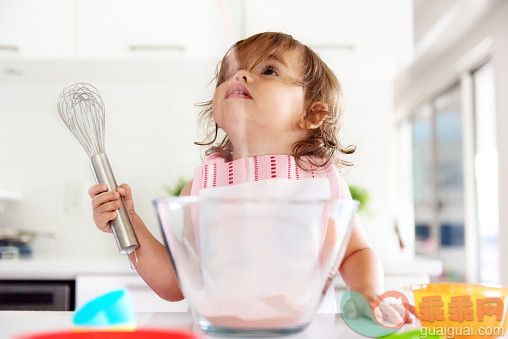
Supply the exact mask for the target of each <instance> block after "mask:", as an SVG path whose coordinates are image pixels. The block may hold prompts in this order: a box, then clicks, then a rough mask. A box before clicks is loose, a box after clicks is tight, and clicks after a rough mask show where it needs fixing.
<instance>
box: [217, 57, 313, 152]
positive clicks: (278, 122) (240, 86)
mask: <svg viewBox="0 0 508 339" xmlns="http://www.w3.org/2000/svg"><path fill="white" fill-rule="evenodd" d="M299 60H300V58H299V53H298V52H297V51H295V50H289V51H287V52H285V53H284V54H283V55H282V54H279V55H274V56H270V57H269V58H266V59H265V60H263V61H261V62H259V63H258V64H257V65H255V66H254V67H253V68H252V69H251V70H247V69H246V68H247V67H245V66H239V61H238V60H235V58H234V55H233V56H229V57H228V62H227V69H226V70H225V77H224V79H225V80H224V82H223V83H222V84H220V85H219V86H218V87H217V88H216V90H215V95H214V98H213V101H212V114H213V118H214V120H215V122H216V123H217V124H218V125H219V127H220V128H222V129H223V130H224V131H225V132H226V134H227V135H228V137H229V139H230V140H231V142H232V143H233V145H234V146H236V145H235V143H236V144H238V143H258V142H259V141H260V140H263V141H264V142H266V143H277V142H290V143H293V142H296V141H298V140H301V139H302V137H304V136H305V135H306V132H305V131H303V130H302V129H301V128H300V127H299V125H298V124H299V121H300V120H301V119H302V118H303V117H304V116H305V114H304V88H303V87H302V86H300V85H299V82H298V81H299V80H300V77H301V75H300V67H299ZM249 68H250V67H249Z"/></svg>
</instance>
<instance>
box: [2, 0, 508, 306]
mask: <svg viewBox="0 0 508 339" xmlns="http://www.w3.org/2000/svg"><path fill="white" fill-rule="evenodd" d="M507 15H508V3H507V2H506V1H502V0H497V1H495V0H474V1H473V0H446V1H437V0H414V1H410V0H391V1H379V0H361V1H345V0H343V1H342V0H341V1H331V0H330V1H325V0H319V1H313V2H312V3H309V2H308V1H303V0H297V1H284V0H270V1H269V0H255V1H254V0H217V1H213V0H193V1H170V0H166V1H162V0H160V1H155V0H150V1H135V0H129V1H120V0H100V1H99V0H44V1H36V0H17V1H14V0H0V230H4V231H5V230H12V229H14V230H30V231H34V232H36V233H37V234H38V235H37V236H36V237H35V239H34V240H33V241H32V242H30V248H31V249H32V252H33V254H32V256H31V258H30V259H25V260H9V261H7V259H3V260H2V259H0V284H1V283H4V284H5V283H6V282H9V281H11V282H12V285H13V286H14V287H16V286H18V285H19V284H22V283H23V282H25V281H30V282H31V283H34V284H35V283H40V281H46V282H48V283H49V282H51V281H66V282H69V284H70V285H69V286H70V287H69V288H70V290H71V291H72V292H71V293H75V294H76V302H75V303H76V305H77V304H79V303H80V302H82V300H85V299H86V297H87V296H91V295H94V294H97V293H99V289H100V288H104V286H105V285H107V286H113V285H115V284H126V283H125V281H126V280H125V279H127V280H129V279H131V280H132V279H135V278H133V277H134V274H133V273H132V272H129V268H128V263H127V261H126V259H125V258H122V257H120V255H119V254H118V252H117V248H116V245H115V244H114V240H113V237H112V236H111V235H110V234H104V233H101V232H100V231H98V230H97V229H96V227H95V226H94V224H93V221H92V215H91V205H90V198H89V197H88V193H87V189H88V187H89V186H91V185H92V184H93V178H92V174H91V171H90V168H89V165H88V163H87V158H86V155H85V152H84V151H83V150H82V148H81V147H80V145H79V144H78V143H77V142H76V141H75V140H74V138H73V136H72V135H71V134H70V133H69V131H68V130H67V129H66V127H65V126H64V124H63V123H62V122H61V120H60V117H59V116H58V113H57V110H56V101H57V98H58V96H59V94H60V92H61V90H62V88H63V87H64V85H66V84H68V83H70V82H89V83H92V84H94V85H95V86H96V87H97V88H98V89H99V90H100V92H101V95H102V97H103V100H104V102H105V104H106V149H107V152H108V155H109V157H110V160H111V162H112V165H113V168H114V169H115V172H116V176H117V180H118V181H119V182H126V183H128V184H129V185H131V187H132V189H133V193H134V199H135V204H136V209H137V211H138V214H140V215H141V216H142V218H143V219H144V221H145V223H146V224H147V225H148V227H149V229H150V230H151V231H152V233H154V234H155V235H157V237H158V238H159V239H161V235H160V232H159V229H158V224H157V221H156V218H155V213H154V210H153V207H152V204H151V201H152V200H153V199H154V198H156V197H159V196H162V195H166V194H167V191H166V189H165V187H168V186H169V187H173V186H174V185H175V184H176V183H177V182H178V180H179V179H180V178H182V177H183V178H185V179H186V180H190V179H192V175H193V169H194V168H195V167H197V166H199V165H200V163H201V160H202V157H203V151H204V150H203V149H200V148H199V147H198V146H195V145H194V144H193V142H194V141H200V140H201V138H202V136H203V135H202V134H200V131H199V129H198V126H197V115H198V112H199V108H198V107H196V106H194V104H196V103H198V102H201V101H205V100H209V99H210V98H211V97H212V95H213V84H209V82H210V81H211V80H212V78H213V76H214V71H215V67H216V65H217V63H218V62H219V60H220V58H221V57H222V55H223V54H224V53H225V51H226V50H227V48H228V47H229V46H230V45H231V44H232V43H234V42H235V41H237V40H238V39H241V38H244V37H247V36H250V35H252V34H255V33H258V32H261V31H282V32H285V33H289V34H292V35H293V36H294V37H295V38H296V39H298V40H300V41H301V42H302V43H304V44H307V45H309V46H310V47H311V48H313V49H314V50H315V51H316V52H317V53H318V54H319V55H320V56H321V57H322V58H323V59H324V60H325V62H327V63H328V65H329V66H330V67H331V68H332V69H333V70H334V72H335V73H336V74H337V76H338V78H339V80H340V81H341V83H342V86H343V89H344V100H345V106H346V113H345V119H344V127H343V130H342V132H341V133H342V134H341V138H342V141H343V142H344V143H347V144H354V145H357V146H358V150H357V152H356V153H355V154H354V155H353V156H351V157H350V159H349V160H351V161H352V162H354V163H355V166H353V167H352V168H349V169H347V170H346V171H345V172H344V173H343V176H344V178H345V180H346V182H347V183H348V184H349V185H355V186H359V187H361V188H364V189H366V190H367V192H368V193H369V196H370V201H369V204H368V212H366V213H363V214H362V215H361V218H362V222H363V225H364V227H365V230H366V232H367V235H368V236H369V239H370V240H371V242H372V245H373V247H374V248H375V249H376V250H377V251H378V253H379V254H380V255H381V258H382V260H383V262H384V263H385V274H386V276H387V288H401V287H402V286H403V285H405V284H408V283H413V282H414V283H416V282H425V281H429V280H431V281H439V280H450V281H469V282H480V281H481V282H497V283H504V284H508V261H506V258H508V253H507V251H508V250H507V249H505V248H503V247H502V246H499V244H503V243H506V242H507V241H508V212H506V211H505V210H503V208H502V206H506V205H507V200H508V182H507V180H508V179H506V177H503V176H502V175H500V174H501V173H508V136H507V134H506V133H502V132H503V127H502V126H508V122H507V121H506V120H507V119H508V116H507V110H508V99H507V96H506V95H503V94H504V91H505V89H506V88H508V63H507V62H506V60H508V35H507V34H506V32H508V22H506V20H504V19H505V18H506V17H507ZM5 256H6V255H4V258H5ZM101 277H102V278H104V279H106V280H104V281H107V283H103V284H102V287H100V288H99V287H98V285H100V284H99V283H97V281H99V280H100V278H101ZM122 279H123V280H122ZM131 280H129V281H131ZM80 281H81V282H86V283H81V284H80V283H79V282H80ZM94 281H95V283H94ZM101 281H102V280H101ZM94 284H95V285H97V286H95V285H94ZM136 284H138V285H136V286H138V287H137V288H139V286H140V285H139V284H142V282H141V283H140V282H139V281H138V280H136ZM92 285H94V286H95V287H96V289H92V290H90V289H91V286H92ZM338 285H339V286H340V283H338ZM80 286H86V288H80ZM143 293H145V294H146V293H149V291H145V292H143ZM71 304H72V303H71ZM146 307H148V308H149V307H152V306H146ZM160 307H162V306H160Z"/></svg>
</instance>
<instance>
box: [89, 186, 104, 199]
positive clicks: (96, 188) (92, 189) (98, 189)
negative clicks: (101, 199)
mask: <svg viewBox="0 0 508 339" xmlns="http://www.w3.org/2000/svg"><path fill="white" fill-rule="evenodd" d="M107 191H108V185H106V184H96V185H93V186H91V187H90V188H89V189H88V195H89V196H90V198H93V197H95V196H96V195H98V194H100V193H102V192H107Z"/></svg>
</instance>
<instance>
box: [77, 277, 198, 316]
mask: <svg viewBox="0 0 508 339" xmlns="http://www.w3.org/2000/svg"><path fill="white" fill-rule="evenodd" d="M123 288H124V289H127V290H128V291H129V292H130V294H131V296H132V301H133V303H134V310H135V311H136V312H187V310H188V307H189V305H188V302H187V300H182V301H178V302H169V301H166V300H163V299H161V298H159V296H157V295H156V294H155V292H153V291H152V290H151V289H150V287H148V285H146V283H145V282H144V281H143V279H141V277H139V276H137V275H110V276H104V275H100V276H97V275H81V276H78V277H77V278H76V309H78V308H80V307H82V306H83V305H84V304H86V303H87V302H89V301H90V300H92V299H93V298H96V297H98V296H100V295H102V294H104V293H107V292H111V291H113V290H116V289H123Z"/></svg>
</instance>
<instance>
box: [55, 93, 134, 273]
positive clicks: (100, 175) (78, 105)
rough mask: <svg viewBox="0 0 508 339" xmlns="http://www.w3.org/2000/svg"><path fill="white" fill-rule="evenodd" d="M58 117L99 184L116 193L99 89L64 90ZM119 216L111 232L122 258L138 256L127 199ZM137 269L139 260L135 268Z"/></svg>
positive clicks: (59, 99)
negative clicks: (87, 162) (84, 153)
mask: <svg viewBox="0 0 508 339" xmlns="http://www.w3.org/2000/svg"><path fill="white" fill-rule="evenodd" d="M58 113H59V114H60V117H61V118H62V120H63V122H64V123H65V125H66V126H67V127H68V128H69V130H70V131H71V132H72V134H74V136H75V137H76V139H78V141H79V143H80V144H81V146H83V148H84V149H85V151H86V154H87V155H88V156H89V157H90V165H91V167H92V172H93V174H94V177H95V181H96V182H97V183H105V184H106V185H108V187H109V190H110V191H116V188H117V187H118V185H117V182H116V179H115V175H114V174H113V170H112V169H111V164H110V163H109V160H108V157H107V155H106V150H105V147H104V126H105V114H104V103H103V102H102V98H101V96H100V94H99V91H98V90H97V88H95V87H94V86H92V85H90V84H86V83H75V84H70V85H68V86H66V87H64V89H63V91H62V94H61V95H60V97H59V98H58ZM117 213H118V216H117V218H116V219H115V220H113V221H112V222H111V229H112V230H113V234H114V235H115V239H116V243H117V245H118V250H119V251H120V253H121V254H129V253H132V252H133V251H134V253H135V250H136V248H138V247H139V242H138V239H137V237H136V234H135V233H134V230H133V228H132V224H131V222H130V219H129V215H128V213H127V210H126V209H125V206H124V203H123V199H122V206H121V207H120V209H118V210H117ZM132 265H133V264H132V262H131V266H132ZM136 265H137V256H136V263H135V264H134V267H135V266H136Z"/></svg>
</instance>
